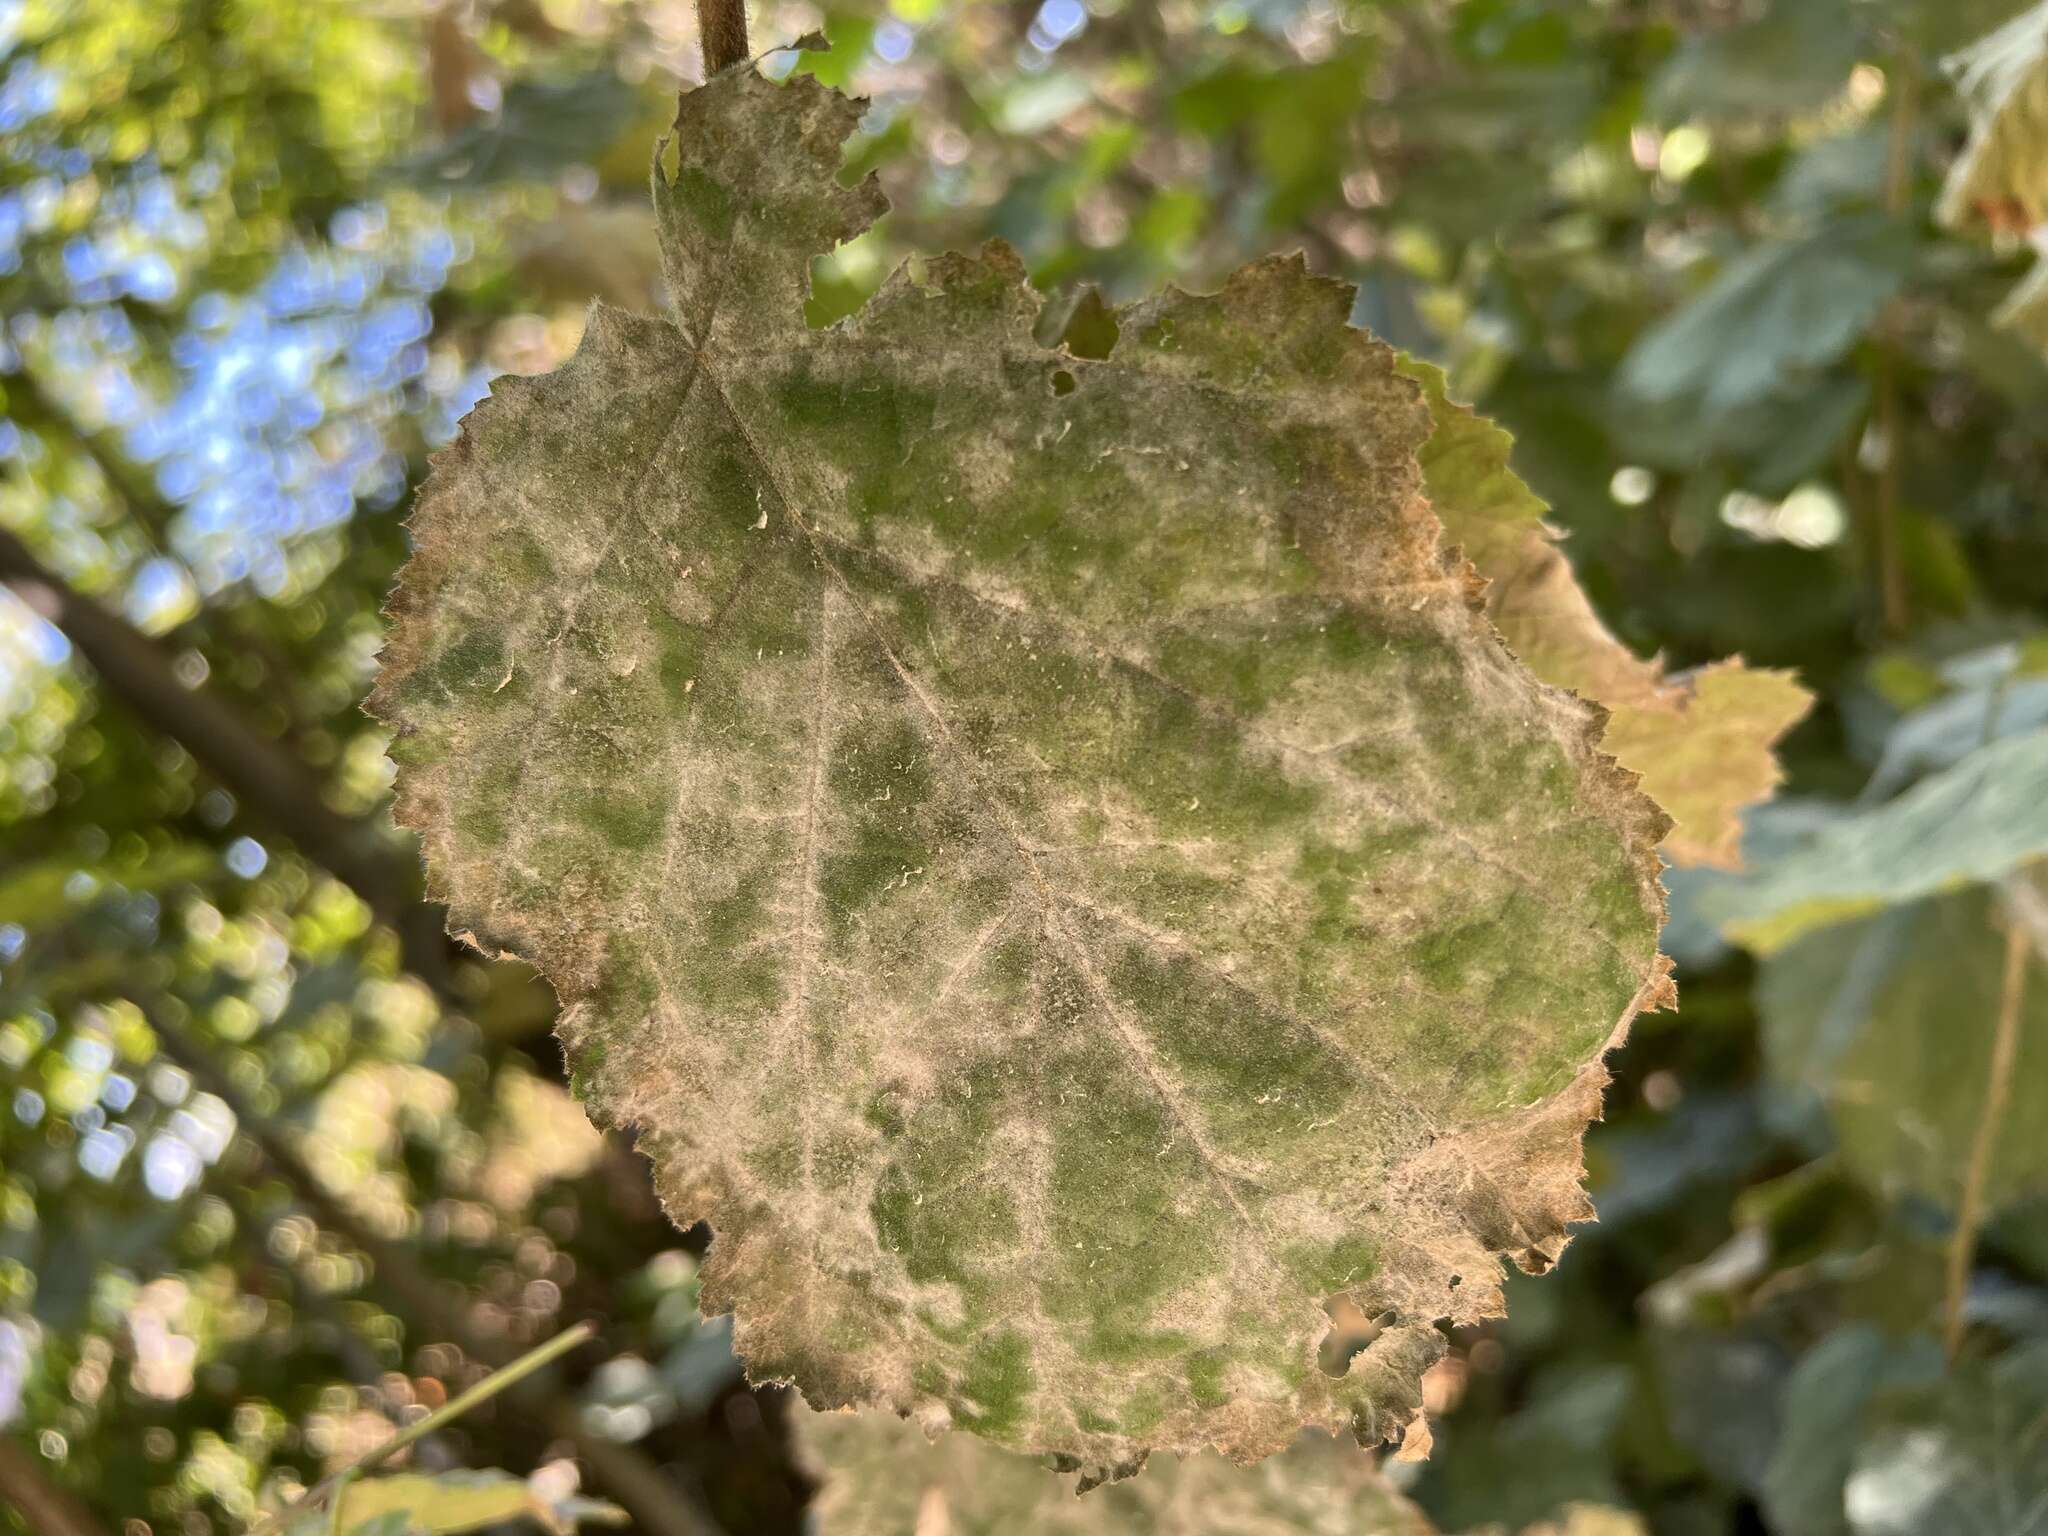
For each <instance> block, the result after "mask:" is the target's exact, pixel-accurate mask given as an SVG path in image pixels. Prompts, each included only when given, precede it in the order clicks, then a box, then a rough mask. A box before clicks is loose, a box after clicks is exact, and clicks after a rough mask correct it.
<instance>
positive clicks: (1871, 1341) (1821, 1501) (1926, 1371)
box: [1762, 1323, 1942, 1536]
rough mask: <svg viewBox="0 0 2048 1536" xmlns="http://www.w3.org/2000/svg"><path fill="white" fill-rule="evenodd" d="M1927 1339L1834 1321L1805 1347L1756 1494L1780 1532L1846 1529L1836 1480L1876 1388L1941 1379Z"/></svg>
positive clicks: (1807, 1535) (1806, 1534)
mask: <svg viewBox="0 0 2048 1536" xmlns="http://www.w3.org/2000/svg"><path fill="white" fill-rule="evenodd" d="M1941 1370H1942V1361H1941V1351H1940V1349H1939V1348H1938V1347H1937V1346H1936V1345H1935V1343H1934V1341H1933V1340H1931V1339H1911V1340H1905V1341H1898V1342H1894V1341H1893V1340H1892V1339H1890V1338H1887V1337H1886V1336H1885V1335H1884V1334H1883V1333H1881V1332H1879V1331H1878V1330H1877V1329H1876V1328H1873V1327H1871V1326H1870V1325H1869V1324H1868V1323H1850V1324H1848V1325H1846V1326H1845V1327H1841V1328H1837V1329H1836V1330H1835V1331H1834V1332H1833V1333H1831V1334H1829V1335H1828V1336H1827V1337H1826V1338H1824V1339H1822V1340H1821V1341H1820V1342H1819V1343H1818V1344H1816V1345H1814V1347H1813V1348H1812V1349H1810V1350H1808V1351H1807V1352H1806V1354H1805V1356H1804V1357H1803V1358H1801V1360H1800V1361H1799V1363H1798V1364H1797V1365H1795V1366H1794V1367H1793V1368H1792V1375H1791V1377H1790V1379H1789V1380H1787V1382H1786V1383H1785V1391H1784V1396H1783V1400H1782V1408H1781V1415H1782V1418H1783V1420H1784V1429H1783V1433H1782V1434H1781V1435H1780V1437H1779V1439H1778V1443H1777V1446H1776V1448H1775V1449H1774V1450H1773V1451H1772V1452H1771V1460H1770V1465H1769V1466H1768V1467H1767V1468H1766V1469H1765V1471H1764V1481H1763V1489H1762V1502H1763V1507H1764V1511H1765V1513H1767V1514H1768V1515H1769V1516H1770V1521H1771V1529H1772V1530H1773V1531H1776V1532H1779V1533H1781V1536H1845V1533H1846V1532H1847V1530H1848V1528H1849V1526H1848V1511H1847V1510H1846V1509H1844V1508H1843V1502H1842V1487H1843V1484H1844V1483H1845V1482H1846V1481H1847V1479H1848V1477H1849V1474H1850V1472H1851V1470H1852V1469H1853V1468H1854V1466H1855V1462H1856V1453H1857V1450H1858V1447H1859V1445H1860V1442H1861V1441H1862V1439H1863V1436H1864V1431H1865V1428H1866V1426H1867V1423H1868V1421H1869V1417H1870V1409H1871V1404H1872V1402H1873V1400H1874V1399H1875V1398H1876V1397H1877V1395H1878V1394H1879V1393H1880V1392H1882V1391H1885V1390H1886V1389H1888V1388H1892V1387H1906V1386H1912V1385H1917V1384H1919V1383H1923V1382H1927V1381H1934V1380H1939V1379H1940V1376H1941Z"/></svg>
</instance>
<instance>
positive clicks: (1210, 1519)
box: [793, 1407, 1433, 1536]
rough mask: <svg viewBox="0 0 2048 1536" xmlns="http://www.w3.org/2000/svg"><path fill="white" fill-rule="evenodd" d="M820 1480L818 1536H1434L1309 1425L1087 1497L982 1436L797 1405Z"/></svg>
mask: <svg viewBox="0 0 2048 1536" xmlns="http://www.w3.org/2000/svg"><path fill="white" fill-rule="evenodd" d="M793 1420H794V1425H793V1428H794V1435H795V1440H796V1446H797V1455H798V1459H799V1461H800V1462H801V1463H803V1464H804V1465H805V1467H806V1470H808V1471H809V1472H810V1474H811V1475H812V1476H813V1477H815V1478H816V1479H818V1482H819V1488H818V1493H817V1496H816V1498H815V1499H814V1500H813V1501H812V1504H811V1517H812V1519H813V1520H814V1521H815V1522H816V1529H817V1533H818V1536H931V1533H933V1532H950V1533H954V1536H966V1533H968V1532H970V1531H971V1532H975V1533H977V1536H1009V1533H1015V1536H1039V1533H1041V1532H1042V1533H1045V1536H1097V1533H1100V1536H1112V1533H1113V1536H1296V1533H1298V1532H1303V1531H1332V1532H1336V1531H1341V1532H1343V1533H1344V1536H1433V1533H1432V1528H1431V1526H1430V1523H1429V1521H1428V1520H1427V1519H1426V1518H1425V1517H1424V1516H1423V1514H1422V1511H1420V1510H1419V1509H1417V1508H1416V1507H1415V1506H1414V1505H1413V1504H1411V1503H1409V1502H1408V1501H1407V1500H1406V1499H1404V1498H1402V1497H1401V1495H1400V1494H1399V1493H1397V1492H1395V1490H1394V1489H1393V1488H1392V1487H1391V1486H1390V1485H1389V1484H1388V1483H1387V1482H1386V1481H1385V1480H1384V1479H1383V1478H1382V1477H1381V1476H1380V1474H1379V1473H1378V1471H1377V1470H1376V1469H1375V1468H1374V1465H1373V1458H1372V1456H1371V1455H1369V1454H1368V1453H1367V1452H1365V1451H1362V1450H1360V1449H1359V1448H1358V1447H1357V1446H1356V1445H1354V1444H1352V1443H1351V1441H1350V1440H1349V1438H1348V1437H1347V1438H1335V1439H1333V1438H1332V1437H1331V1436H1329V1435H1323V1434H1315V1433H1313V1432H1311V1433H1308V1434H1305V1435H1303V1436H1302V1437H1301V1438H1300V1439H1299V1440H1297V1441H1296V1442H1295V1443H1294V1445H1293V1446H1292V1447H1291V1448H1290V1449H1288V1450H1287V1451H1286V1452H1285V1453H1283V1454H1281V1455H1279V1456H1275V1457H1274V1458H1272V1459H1271V1460H1270V1461H1268V1462H1266V1463H1265V1464H1264V1465H1263V1466H1260V1467H1258V1468H1256V1469H1255V1470H1253V1471H1250V1472H1246V1471H1242V1470H1240V1469H1239V1468H1237V1467H1234V1466H1232V1465H1231V1464H1230V1463H1229V1462H1228V1461H1226V1460H1225V1459H1224V1458H1223V1457H1221V1456H1219V1455H1217V1454H1216V1453H1215V1452H1213V1451H1209V1452H1204V1453H1202V1454H1200V1455H1195V1456H1189V1457H1186V1458H1175V1457H1171V1456H1156V1457H1154V1458H1153V1459H1152V1460H1151V1461H1150V1462H1149V1463H1147V1464H1146V1467H1145V1470H1144V1471H1143V1472H1142V1473H1141V1474H1139V1475H1138V1476H1137V1477H1134V1478H1131V1479H1129V1480H1128V1481H1125V1482H1121V1483H1116V1484H1113V1485H1111V1486H1110V1487H1108V1488H1105V1489H1102V1490H1101V1491H1099V1492H1097V1493H1095V1494H1092V1495H1091V1496H1090V1497H1088V1498H1086V1499H1077V1498H1075V1497H1074V1478H1073V1477H1072V1476H1068V1477H1060V1478H1055V1477H1048V1476H1047V1475H1046V1472H1045V1469H1044V1467H1043V1466H1041V1465H1040V1464H1039V1463H1038V1462H1036V1461H1034V1460H1032V1459H1030V1458H1028V1457H1023V1456H1016V1455H1012V1454H1011V1453H1009V1452H1007V1451H1001V1450H997V1449H996V1448H995V1447H993V1446H991V1445H989V1444H988V1443H987V1442H985V1441H983V1440H980V1439H978V1438H977V1437H975V1436H973V1435H958V1434H955V1435H946V1436H943V1437H941V1438H940V1439H938V1440H936V1441H927V1440H926V1438H925V1435H924V1433H923V1431H921V1430H920V1429H919V1428H918V1427H917V1426H916V1425H915V1424H907V1423H904V1422H902V1421H901V1420H898V1419H896V1418H893V1417H891V1416H889V1415H887V1414H878V1413H860V1414H854V1413H812V1412H810V1411H808V1410H806V1409H804V1408H801V1407H798V1408H796V1409H795V1410H794V1413H793Z"/></svg>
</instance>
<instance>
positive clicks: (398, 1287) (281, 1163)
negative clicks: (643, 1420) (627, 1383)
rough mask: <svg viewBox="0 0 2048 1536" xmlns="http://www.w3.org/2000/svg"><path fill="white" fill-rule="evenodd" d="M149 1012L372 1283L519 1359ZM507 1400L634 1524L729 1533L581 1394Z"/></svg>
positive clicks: (440, 1326)
mask: <svg viewBox="0 0 2048 1536" xmlns="http://www.w3.org/2000/svg"><path fill="white" fill-rule="evenodd" d="M147 1016H148V1019H149V1027H150V1028H151V1030H152V1031H154V1032H155V1034H156V1037H157V1040H158V1041H159V1042H160V1043H161V1044H162V1046H163V1048H164V1052H165V1054H166V1055H168V1056H170V1057H171V1058H172V1059H173V1060H174V1061H176V1062H177V1063H178V1065H179V1066H181V1067H183V1068H184V1069H185V1070H186V1071H187V1072H189V1073H191V1074H192V1078H193V1080H194V1081H195V1082H197V1083H198V1084H199V1085H200V1086H201V1087H203V1088H204V1089H205V1090H206V1091H207V1092H208V1093H210V1094H212V1095H213V1096H214V1097H215V1098H217V1099H219V1100H220V1101H221V1102H222V1103H224V1104H226V1105H227V1106H228V1108H229V1109H230V1110H232V1111H233V1112H234V1115H235V1119H236V1121H237V1122H238V1128H239V1129H240V1131H241V1134H242V1135H243V1136H245V1137H246V1138H247V1139H248V1141H249V1143H250V1145H251V1146H253V1147H254V1148H255V1149H256V1151H257V1153H258V1154H259V1155H260V1156H261V1157H262V1159H263V1161H264V1162H265V1163H267V1164H269V1166H270V1168H271V1169H272V1171H273V1172H275V1173H276V1174H277V1175H278V1176H279V1177H280V1178H282V1179H283V1180H284V1181H285V1182H286V1183H288V1184H290V1185H291V1187H292V1190H293V1192H294V1194H295V1195H296V1196H297V1198H298V1201H299V1203H300V1204H301V1205H302V1206H304V1207H305V1208H306V1210H307V1211H308V1212H309V1213H310V1214H311V1215H312V1216H313V1219H314V1220H315V1221H317V1222H318V1223H319V1224H320V1225H321V1226H324V1227H326V1228H328V1229H329V1230H330V1231H332V1232H335V1233H338V1234H339V1235H340V1236H342V1237H344V1238H346V1239H347V1240H348V1241H349V1243H350V1244H352V1245H353V1246H354V1247H355V1248H356V1249H357V1250H358V1251H359V1252H360V1253H362V1255H363V1256H364V1257H365V1258H367V1259H368V1260H369V1261H370V1272H371V1283H372V1284H373V1285H375V1286H376V1287H377V1288H378V1289H379V1290H381V1291H382V1292H384V1294H385V1295H386V1296H388V1297H390V1298H391V1299H392V1300H393V1301H395V1302H396V1303H397V1308H396V1310H398V1311H399V1312H400V1313H401V1314H403V1315H405V1316H407V1317H409V1318H410V1319H411V1320H412V1321H414V1322H415V1323H417V1324H419V1325H421V1326H422V1327H423V1329H424V1330H426V1331H428V1332H430V1333H432V1334H434V1335H437V1336H438V1337H440V1338H443V1339H447V1340H449V1341H450V1342H452V1343H454V1344H456V1345H457V1346H459V1347H460V1348H461V1349H462V1351H463V1353H465V1354H467V1355H469V1356H470V1357H471V1358H472V1359H475V1360H481V1361H483V1362H484V1363H485V1364H487V1365H491V1366H495V1367H499V1368H502V1367H504V1366H506V1365H509V1364H511V1363H512V1359H513V1355H512V1351H511V1350H509V1349H508V1348H506V1347H505V1346H504V1345H502V1344H500V1343H498V1342H497V1341H496V1340H495V1339H491V1338H487V1337H485V1336H484V1335H481V1334H479V1333H477V1332H476V1331H475V1330H474V1329H472V1328H471V1327H470V1326H469V1324H468V1322H467V1320H466V1319H465V1318H464V1317H463V1316H462V1313H461V1310H460V1308H458V1307H456V1306H454V1305H451V1304H450V1302H449V1300H448V1298H447V1296H446V1294H445V1293H444V1291H443V1290H442V1288H441V1287H440V1286H438V1285H437V1284H435V1282H434V1280H433V1278H432V1277H431V1276H430V1275H429V1274H428V1273H427V1272H426V1271H425V1270H424V1269H422V1268H421V1267H420V1265H419V1261H418V1260H417V1259H416V1258H415V1257H414V1256H413V1253H412V1251H411V1250H410V1249H409V1248H407V1247H405V1246H404V1245H403V1244H400V1243H395V1242H391V1241H389V1240H388V1239H386V1238H383V1237H380V1236H379V1235H378V1234H377V1233H376V1232H374V1231H372V1230H371V1229H370V1228H369V1226H368V1225H367V1224H365V1223H364V1222H363V1221H362V1219H361V1218H359V1217H358V1216H357V1215H356V1214H355V1212H354V1211H352V1210H350V1209H349V1207H348V1206H347V1205H346V1204H344V1203H343V1202H342V1201H341V1200H340V1199H338V1198H337V1197H336V1196H335V1195H334V1194H333V1193H332V1192H330V1191H329V1190H328V1188H327V1186H326V1185H325V1184H323V1183H321V1181H320V1178H319V1175H317V1174H316V1173H314V1171H313V1169H312V1168H311V1167H310V1166H309V1165H308V1164H307V1162H306V1160H305V1159H304V1157H302V1156H301V1155H300V1153H299V1150H298V1148H297V1147H296V1146H294V1145H293V1143H292V1141H291V1139H290V1137H289V1136H288V1135H287V1134H286V1133H285V1132H284V1131H283V1130H282V1129H280V1128H279V1127H278V1126H276V1125H274V1124H273V1123H271V1122H270V1121H269V1120H267V1119H265V1118H264V1117H263V1116H262V1115H260V1114H258V1113H257V1112H256V1111H255V1109H254V1108H253V1106H251V1105H250V1104H249V1103H248V1101H247V1100H246V1099H244V1098H243V1096H242V1094H241V1092H240V1091H239V1090H238V1089H237V1088H236V1087H235V1085H234V1084H233V1083H231V1082H230V1081H228V1078H227V1074H226V1073H224V1072H222V1071H221V1070H220V1068H219V1067H218V1066H217V1065H215V1063H214V1061H213V1058H212V1056H211V1055H210V1054H209V1053H208V1052H207V1051H206V1050H205V1049H204V1048H203V1047H201V1046H200V1045H199V1044H197V1043H196V1042H195V1041H194V1040H193V1039H192V1038H191V1037H190V1036H188V1035H187V1034H186V1033H185V1032H184V1030H183V1029H181V1028H179V1027H177V1026H175V1025H173V1024H171V1023H170V1022H169V1021H168V1020H166V1019H165V1018H163V1016H162V1013H161V1010H155V1009H152V1010H149V1011H148V1015H147ZM506 1401H507V1402H510V1403H512V1404H514V1405H516V1406H517V1407H518V1409H519V1410H520V1411H521V1413H522V1414H523V1415H524V1416H525V1417H526V1418H527V1419H528V1420H530V1421H531V1422H533V1423H534V1424H537V1425H538V1426H540V1427H541V1428H542V1429H543V1430H544V1431H545V1432H546V1433H547V1434H548V1435H550V1436H553V1437H555V1438H558V1439H562V1440H567V1441H568V1442H570V1444H572V1445H573V1446H574V1447H575V1450H576V1456H577V1459H578V1460H580V1461H581V1462H582V1463H583V1464H584V1465H585V1466H586V1467H588V1468H589V1469H590V1474H591V1477H592V1479H593V1481H595V1482H597V1483H599V1484H602V1485H603V1486H604V1488H605V1489H606V1490H607V1491H608V1492H610V1493H611V1495H612V1496H613V1497H614V1498H616V1499H617V1500H618V1501H619V1503H620V1504H621V1505H623V1506H624V1507H625V1509H626V1511H627V1513H628V1514H630V1515H631V1516H632V1517H633V1523H634V1525H635V1526H636V1527H638V1528H639V1529H640V1530H642V1531H645V1532H648V1533H649V1536H722V1533H721V1532H720V1531H719V1528H718V1526H717V1524H716V1522H714V1521H713V1520H712V1518H711V1516H710V1515H709V1514H708V1513H706V1512H704V1511H703V1510H701V1509H700V1508H699V1507H698V1505H697V1502H696V1500H695V1499H693V1498H692V1497H691V1496H690V1494H689V1493H688V1492H687V1490H685V1489H684V1488H683V1487H681V1486H680V1485H678V1484H677V1483H675V1482H673V1481H672V1480H670V1479H669V1478H668V1477H666V1476H665V1475H663V1473H662V1471H661V1469H660V1468H659V1467H658V1466H656V1465H655V1464H654V1463H653V1462H652V1461H650V1460H649V1459H648V1457H647V1456H646V1454H645V1453H644V1452H642V1451H639V1450H637V1449H635V1448H634V1447H633V1446H630V1445H622V1444H620V1443H619V1442H618V1441H616V1440H607V1439H605V1438H603V1437H602V1436H600V1435H595V1434H593V1433H591V1431H590V1430H589V1429H588V1428H586V1427H585V1425H584V1423H583V1416H582V1415H581V1414H580V1413H578V1412H577V1411H576V1408H575V1405H574V1404H572V1403H569V1402H566V1401H564V1400H563V1399H562V1398H561V1397H559V1396H557V1395H556V1394H555V1393H552V1392H550V1391H548V1390H547V1389H546V1388H545V1387H543V1386H542V1385H541V1384H540V1383H538V1382H533V1381H521V1382H519V1383H517V1384H516V1385H514V1386H513V1387H512V1388H511V1389H510V1390H509V1391H507V1393H506ZM60 1536H72V1533H60ZM95 1536H97V1533H95Z"/></svg>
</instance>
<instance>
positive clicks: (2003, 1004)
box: [1942, 915, 2028, 1360]
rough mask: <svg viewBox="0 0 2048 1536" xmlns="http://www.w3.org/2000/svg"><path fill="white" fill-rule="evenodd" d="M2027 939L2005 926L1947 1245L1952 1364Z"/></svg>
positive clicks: (2016, 927)
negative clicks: (1986, 1061) (1984, 1068)
mask: <svg viewBox="0 0 2048 1536" xmlns="http://www.w3.org/2000/svg"><path fill="white" fill-rule="evenodd" d="M2027 949H2028V937H2027V931H2026V927H2025V925H2024V924H2023V923H2022V922H2021V920H2020V918H2019V917H2018V916H2016V915H2015V916H2010V917H2008V918H2007V920H2006V925H2005V979H2004V983H2003V985H2002V986H2001V987H2000V988H1999V994H1998V1025H1997V1029H1996V1032H1995V1033H1994V1034H1993V1035H1992V1037H1991V1074H1990V1079H1989V1081H1987V1082H1986V1083H1985V1085H1984V1111H1983V1113H1982V1114H1981V1115H1979V1116H1978V1118H1977V1135H1976V1138H1975V1140H1974V1141H1972V1143H1971V1145H1970V1166H1969V1170H1968V1171H1967V1172H1966V1173H1965V1175H1964V1177H1963V1198H1962V1202H1961V1204H1960V1205H1958V1206H1957V1208H1956V1226H1955V1231H1954V1233H1953V1234H1951V1236H1950V1237H1949V1243H1948V1293H1947V1301H1946V1306H1945V1307H1944V1309H1943V1314H1944V1315H1943V1323H1942V1347H1943V1348H1944V1349H1945V1350H1946V1351H1947V1354H1948V1358H1949V1359H1951V1360H1953V1359H1955V1357H1956V1352H1957V1351H1958V1350H1960V1349H1961V1348H1962V1343H1963V1299H1964V1295H1965V1293H1966V1292H1967V1291H1968V1290H1969V1287H1970V1263H1971V1260H1972V1259H1973V1258H1975V1256H1976V1252H1977V1229H1978V1227H1980V1226H1981V1225H1983V1221H1984V1187H1985V1185H1986V1184H1988V1183H1989V1182H1990V1179H1991V1157H1992V1154H1993V1153H1994V1152H1995V1151H1996V1150H1997V1147H1998V1133H1999V1129H2000V1127H2001V1126H2002V1125H2003V1124H2004V1122H2005V1106H2006V1101H2007V1100H2008V1099H2009V1098H2010V1097H2011V1096H2012V1075H2013V1063H2014V1062H2015V1061H2016V1060H2017V1059H2018V1056H2019V1043H2020V1003H2021V1001H2022V999H2023V998H2024V996H2025V989H2026V979H2027Z"/></svg>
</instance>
